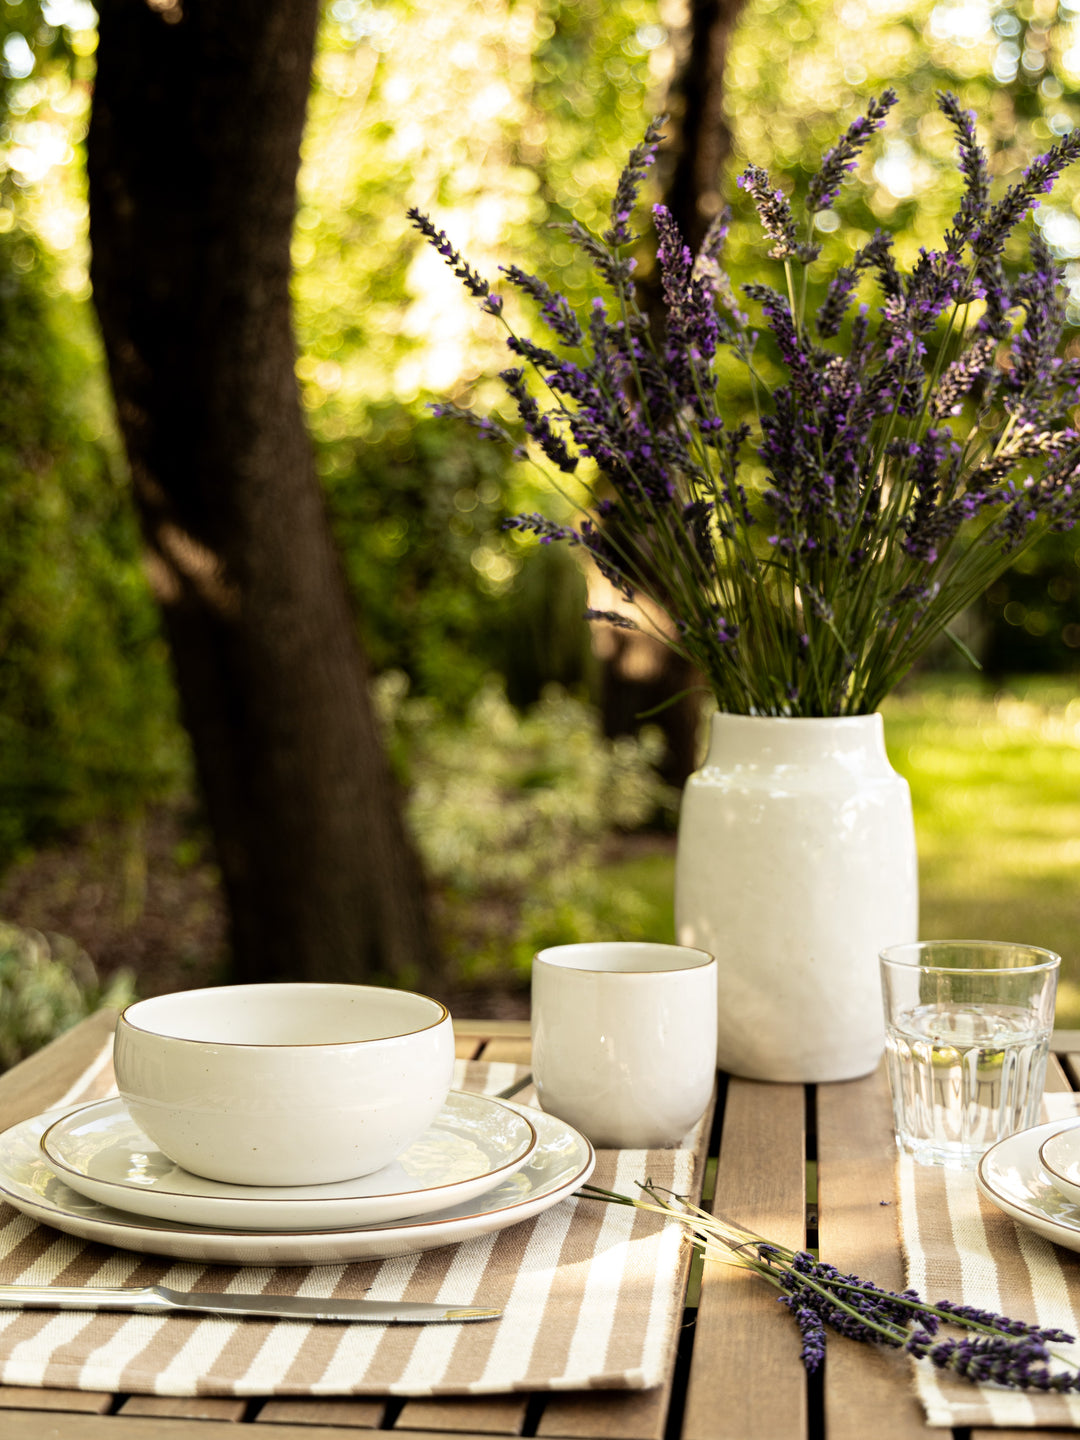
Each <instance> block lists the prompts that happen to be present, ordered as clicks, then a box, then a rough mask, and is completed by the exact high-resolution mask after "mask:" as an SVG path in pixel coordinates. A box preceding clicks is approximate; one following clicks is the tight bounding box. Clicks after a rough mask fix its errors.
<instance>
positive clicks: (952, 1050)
mask: <svg viewBox="0 0 1080 1440" xmlns="http://www.w3.org/2000/svg"><path fill="white" fill-rule="evenodd" d="M1035 1018H1036V1017H1035V1016H1034V1015H1033V1014H1032V1012H1031V1010H1030V1009H1029V1008H1026V1007H1023V1006H1009V1005H993V1004H984V1005H949V1004H933V1005H917V1006H915V1007H914V1008H913V1009H910V1010H905V1011H903V1012H901V1013H899V1014H897V1015H896V1016H895V1018H894V1019H893V1020H890V1022H889V1023H888V1026H887V1055H888V1064H889V1081H890V1086H891V1089H892V1096H893V1112H894V1117H895V1122H896V1136H897V1143H898V1144H899V1145H900V1146H901V1148H902V1149H904V1150H907V1151H908V1152H910V1153H911V1154H912V1155H914V1157H915V1158H916V1160H919V1161H921V1162H922V1163H923V1164H937V1165H950V1166H957V1167H962V1168H970V1167H972V1166H974V1165H976V1164H977V1163H978V1160H979V1157H980V1156H981V1155H982V1154H983V1152H984V1151H985V1150H986V1149H987V1148H988V1147H989V1146H990V1145H993V1144H994V1143H995V1142H996V1141H997V1140H1000V1139H1001V1138H1003V1137H1004V1136H1006V1135H1011V1134H1012V1133H1013V1132H1014V1131H1015V1130H1020V1129H1022V1128H1024V1127H1025V1126H1027V1125H1034V1124H1035V1123H1036V1121H1037V1120H1038V1107H1039V1100H1040V1098H1041V1096H1042V1091H1043V1081H1044V1079H1045V1075H1046V1059H1047V1053H1048V1050H1049V1043H1050V1031H1049V1029H1040V1028H1035V1027H1034V1026H1033V1023H1032V1022H1033V1020H1035Z"/></svg>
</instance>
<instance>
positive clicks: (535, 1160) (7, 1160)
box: [0, 1101, 596, 1265]
mask: <svg viewBox="0 0 1080 1440" xmlns="http://www.w3.org/2000/svg"><path fill="white" fill-rule="evenodd" d="M500 1103H503V1104H505V1103H506V1102H505V1101H503V1102H500ZM81 1108H83V1107H81V1106H67V1107H66V1108H64V1109H58V1110H52V1111H48V1112H46V1113H45V1114H44V1115H38V1116H35V1117H34V1118H33V1119H32V1120H24V1121H23V1122H22V1123H21V1124H19V1125H14V1126H12V1128H11V1129H10V1130H5V1131H4V1132H3V1133H2V1134H0V1200H6V1201H8V1202H9V1204H11V1205H13V1206H14V1207H15V1208H16V1209H17V1210H21V1211H22V1212H23V1214H24V1215H29V1216H31V1217H32V1218H33V1219H34V1220H38V1221H40V1222H41V1223H42V1224H44V1225H51V1226H53V1227H54V1228H55V1229H57V1230H63V1231H64V1232H65V1233H66V1234H68V1235H77V1236H79V1237H80V1238H81V1239H84V1240H94V1241H98V1242H100V1243H102V1244H105V1245H116V1246H119V1247H120V1248H121V1249H123V1250H135V1251H139V1252H140V1253H144V1254H150V1255H166V1256H169V1257H171V1258H173V1259H177V1260H201V1261H204V1262H209V1263H212V1264H225V1265H332V1264H346V1263H348V1262H350V1261H354V1260H386V1259H390V1258H391V1257H393V1256H395V1255H413V1254H416V1253H418V1252H419V1251H421V1250H435V1249H437V1248H438V1247H439V1246H442V1245H456V1244H459V1243H460V1242H461V1241H464V1240H473V1239H476V1238H477V1237H478V1236H481V1235H489V1234H491V1233H492V1232H493V1231H496V1230H505V1229H506V1228H507V1227H508V1226H510V1225H516V1224H517V1223H518V1222H519V1221H521V1220H529V1219H532V1217H533V1216H535V1215H539V1214H540V1213H541V1212H542V1211H544V1210H547V1209H550V1207H551V1206H552V1205H557V1204H558V1202H559V1201H560V1200H563V1199H565V1198H566V1196H568V1195H570V1194H572V1193H573V1192H574V1191H575V1190H576V1189H577V1188H578V1187H579V1186H580V1185H583V1184H584V1183H585V1181H586V1180H587V1179H588V1178H589V1176H590V1175H591V1174H592V1171H593V1166H594V1165H595V1164H596V1153H595V1151H594V1150H593V1148H592V1146H591V1145H590V1144H589V1142H588V1140H586V1139H585V1138H584V1136H582V1135H579V1134H578V1133H577V1131H576V1130H572V1129H571V1128H570V1126H569V1125H567V1124H565V1123H564V1122H563V1121H562V1120H557V1119H556V1118H555V1117H554V1116H552V1115H544V1114H543V1113H542V1112H541V1111H539V1110H532V1109H529V1108H526V1107H524V1106H513V1105H511V1106H510V1107H509V1108H511V1109H514V1110H515V1111H517V1113H518V1114H519V1115H520V1116H522V1117H523V1118H525V1119H527V1120H529V1121H530V1123H531V1124H532V1125H533V1126H534V1127H535V1129H536V1133H537V1146H536V1149H535V1150H534V1151H533V1153H532V1154H531V1155H530V1156H529V1158H528V1159H527V1160H526V1162H525V1164H524V1165H522V1167H521V1169H520V1170H517V1171H515V1173H514V1174H513V1175H510V1176H509V1177H508V1178H507V1179H505V1180H501V1181H500V1182H499V1183H498V1184H497V1185H495V1186H493V1188H492V1189H490V1190H486V1191H485V1192H484V1193H483V1194H482V1195H480V1196H479V1197H477V1198H476V1199H474V1200H469V1201H465V1202H464V1203H463V1204H459V1205H454V1206H450V1207H449V1208H447V1209H444V1210H437V1211H435V1212H434V1213H432V1214H431V1215H427V1216H425V1217H424V1218H423V1219H420V1220H417V1219H413V1218H409V1219H404V1220H395V1221H391V1222H389V1223H387V1224H384V1225H375V1226H370V1227H366V1228H362V1229H361V1228H345V1229H326V1230H282V1231H276V1232H275V1231H252V1230H243V1229H237V1230H228V1229H223V1228H218V1227H200V1226H195V1225H185V1224H183V1223H182V1222H181V1221H179V1220H151V1219H147V1218H143V1217H141V1216H138V1215H133V1214H131V1213H130V1212H129V1211H125V1210H121V1209H117V1208H115V1207H113V1206H110V1205H102V1204H101V1202H100V1201H98V1200H91V1199H90V1197H89V1196H87V1195H82V1194H80V1193H79V1192H78V1191H77V1190H73V1189H72V1188H71V1186H70V1185H68V1184H67V1182H66V1181H65V1180H64V1179H62V1178H61V1177H60V1176H59V1175H57V1173H56V1171H55V1170H54V1169H53V1168H52V1166H51V1164H50V1163H49V1161H48V1160H47V1159H46V1157H45V1154H44V1152H43V1151H42V1149H41V1144H40V1141H41V1137H42V1135H43V1134H44V1133H45V1131H46V1130H47V1129H49V1127H50V1126H51V1125H54V1124H55V1123H56V1121H57V1120H60V1119H62V1118H63V1117H64V1116H65V1115H69V1114H71V1113H72V1112H73V1111H75V1110H78V1109H81Z"/></svg>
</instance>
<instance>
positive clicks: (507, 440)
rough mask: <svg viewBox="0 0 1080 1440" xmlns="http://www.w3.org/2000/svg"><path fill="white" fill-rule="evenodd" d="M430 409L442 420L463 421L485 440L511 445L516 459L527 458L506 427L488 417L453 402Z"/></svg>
mask: <svg viewBox="0 0 1080 1440" xmlns="http://www.w3.org/2000/svg"><path fill="white" fill-rule="evenodd" d="M428 409H429V410H430V411H431V413H432V414H433V415H434V416H436V417H437V418H438V419H440V420H463V421H464V422H465V424H466V425H470V426H471V427H472V428H473V429H474V430H477V431H479V432H480V435H481V436H482V437H483V438H484V439H485V440H496V441H499V442H501V443H502V444H505V445H509V446H510V448H511V450H512V451H513V452H514V456H515V458H516V459H518V460H521V459H523V458H524V456H525V450H524V448H523V447H522V446H521V445H518V444H517V442H516V441H515V440H514V437H513V436H512V435H511V434H510V432H509V430H507V429H506V427H505V426H503V425H499V424H498V423H497V422H496V421H494V420H492V419H491V418H490V416H488V415H477V414H475V413H474V412H473V411H472V410H466V409H463V408H462V407H461V406H460V405H455V404H454V403H453V402H452V401H449V400H447V401H443V402H441V403H439V404H437V405H429V406H428Z"/></svg>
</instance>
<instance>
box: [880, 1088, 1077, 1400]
mask: <svg viewBox="0 0 1080 1440" xmlns="http://www.w3.org/2000/svg"><path fill="white" fill-rule="evenodd" d="M1075 1099H1076V1097H1075V1096H1072V1095H1069V1094H1048V1095H1046V1096H1045V1097H1044V1101H1043V1104H1044V1107H1045V1114H1046V1118H1047V1119H1055V1120H1056V1119H1062V1118H1065V1117H1068V1116H1071V1115H1075V1114H1076V1104H1075ZM897 1164H898V1172H899V1173H898V1179H899V1192H900V1231H901V1239H902V1241H903V1245H904V1253H905V1257H906V1260H907V1273H908V1284H909V1285H912V1286H913V1287H914V1288H915V1289H916V1290H918V1292H919V1294H920V1295H922V1296H923V1297H924V1298H925V1299H930V1300H945V1299H948V1300H956V1301H960V1302H962V1303H964V1304H966V1305H975V1306H977V1307H978V1308H979V1309H981V1310H992V1311H994V1312H995V1313H996V1314H998V1315H1011V1316H1013V1317H1015V1318H1016V1319H1018V1320H1029V1321H1036V1322H1038V1323H1039V1324H1040V1325H1043V1326H1048V1327H1049V1326H1052V1327H1054V1328H1059V1329H1062V1330H1065V1331H1067V1332H1068V1333H1069V1334H1070V1335H1076V1336H1080V1255H1076V1254H1074V1253H1073V1252H1072V1251H1069V1250H1063V1249H1060V1248H1059V1247H1057V1246H1055V1245H1052V1244H1051V1243H1050V1242H1049V1241H1048V1240H1044V1239H1043V1238H1042V1236H1041V1235H1036V1234H1035V1233H1034V1231H1032V1230H1029V1229H1027V1228H1026V1226H1023V1225H1017V1224H1016V1223H1015V1222H1014V1221H1012V1220H1010V1219H1009V1217H1008V1216H1007V1215H1005V1214H1004V1213H1003V1212H1002V1211H1000V1210H998V1209H997V1208H996V1206H994V1205H991V1204H990V1202H989V1201H988V1200H985V1199H983V1197H982V1196H981V1195H980V1194H979V1191H978V1188H977V1186H976V1183H975V1176H974V1174H973V1173H972V1172H971V1171H958V1170H945V1169H942V1168H939V1167H937V1166H929V1165H916V1164H915V1163H914V1161H913V1160H912V1159H911V1157H910V1156H908V1155H901V1156H900V1158H899V1160H898V1162H897ZM1052 1348H1053V1350H1054V1352H1055V1353H1056V1354H1059V1355H1064V1356H1068V1357H1070V1358H1071V1359H1072V1360H1073V1361H1074V1362H1076V1363H1078V1364H1080V1345H1072V1346H1068V1345H1054V1346H1053V1347H1052ZM913 1369H914V1371H915V1385H916V1389H917V1391H918V1395H919V1399H920V1400H921V1401H922V1403H923V1406H924V1408H925V1410H926V1418H927V1423H928V1424H930V1425H935V1426H938V1425H940V1426H943V1427H948V1426H959V1427H964V1426H971V1427H978V1426H995V1427H1006V1428H1011V1429H1029V1428H1035V1427H1038V1428H1040V1429H1042V1428H1044V1427H1045V1428H1053V1427H1056V1426H1060V1427H1063V1428H1072V1427H1077V1426H1080V1395H1067V1396H1065V1395H1041V1394H1037V1393H1034V1392H1031V1391H1028V1392H1024V1391H1014V1390H1006V1389H1002V1388H1000V1387H997V1386H993V1385H973V1384H971V1382H970V1381H967V1380H962V1379H960V1378H959V1377H957V1376H953V1375H948V1374H943V1373H942V1372H941V1371H940V1370H935V1369H934V1368H933V1366H931V1365H930V1364H929V1362H928V1361H919V1362H917V1363H914V1364H913Z"/></svg>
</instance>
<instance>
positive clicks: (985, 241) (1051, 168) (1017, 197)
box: [970, 128, 1080, 259]
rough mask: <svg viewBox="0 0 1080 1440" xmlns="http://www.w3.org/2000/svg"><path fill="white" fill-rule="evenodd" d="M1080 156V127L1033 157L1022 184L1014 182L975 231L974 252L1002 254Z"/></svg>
mask: <svg viewBox="0 0 1080 1440" xmlns="http://www.w3.org/2000/svg"><path fill="white" fill-rule="evenodd" d="M1078 158H1080V128H1078V129H1074V130H1070V131H1069V133H1068V135H1066V136H1065V138H1064V139H1063V140H1061V141H1059V143H1058V144H1057V145H1052V146H1051V147H1050V149H1049V150H1048V151H1047V152H1046V154H1045V155H1040V156H1039V158H1038V159H1037V160H1033V161H1032V162H1031V164H1030V165H1029V166H1028V168H1027V169H1026V170H1025V171H1024V173H1023V175H1022V177H1021V179H1020V183H1019V184H1017V185H1010V186H1009V188H1008V190H1007V191H1006V192H1005V195H1004V197H1003V198H1002V199H1001V200H999V201H998V203H997V204H996V205H994V206H993V207H992V208H991V209H990V211H989V212H988V213H987V215H986V218H985V220H984V221H983V223H982V224H981V225H979V226H978V227H977V228H975V229H974V230H973V231H972V233H971V237H970V238H971V248H972V251H973V252H974V253H975V254H976V255H978V256H980V257H982V258H984V259H988V258H991V257H993V256H995V255H1000V254H1001V252H1002V250H1003V249H1004V248H1005V241H1006V240H1007V239H1008V237H1009V235H1010V234H1011V233H1012V232H1013V230H1014V229H1015V228H1016V226H1017V224H1018V223H1019V222H1020V221H1021V220H1022V219H1023V218H1024V216H1025V215H1027V214H1028V213H1029V212H1030V211H1031V210H1033V209H1035V207H1036V206H1037V205H1038V204H1039V199H1038V197H1039V196H1040V195H1048V194H1049V193H1050V191H1051V190H1053V188H1054V181H1055V180H1056V179H1057V177H1058V176H1059V175H1060V174H1061V172H1062V170H1064V169H1065V167H1066V166H1067V165H1071V164H1072V163H1073V161H1074V160H1076V159H1078Z"/></svg>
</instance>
